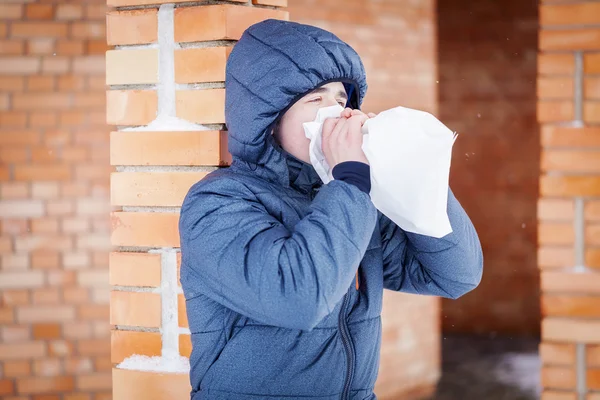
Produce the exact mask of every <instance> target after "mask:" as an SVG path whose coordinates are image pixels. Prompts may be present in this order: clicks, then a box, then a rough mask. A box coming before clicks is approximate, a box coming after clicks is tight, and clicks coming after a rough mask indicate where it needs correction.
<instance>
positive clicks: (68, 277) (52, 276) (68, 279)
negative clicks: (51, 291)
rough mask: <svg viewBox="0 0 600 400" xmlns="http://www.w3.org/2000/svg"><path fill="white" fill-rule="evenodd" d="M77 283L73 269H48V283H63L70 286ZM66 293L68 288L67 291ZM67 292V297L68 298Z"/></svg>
mask: <svg viewBox="0 0 600 400" xmlns="http://www.w3.org/2000/svg"><path fill="white" fill-rule="evenodd" d="M74 283H75V274H74V273H73V271H48V284H49V285H63V286H69V285H73V284H74ZM64 293H66V289H65V292H64ZM66 297H67V296H66V294H65V299H66Z"/></svg>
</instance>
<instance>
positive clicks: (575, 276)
mask: <svg viewBox="0 0 600 400" xmlns="http://www.w3.org/2000/svg"><path fill="white" fill-rule="evenodd" d="M586 264H587V261H586ZM541 288H542V290H543V291H544V292H557V293H566V292H571V293H575V294H600V274H596V273H569V272H552V271H544V272H542V274H541Z"/></svg>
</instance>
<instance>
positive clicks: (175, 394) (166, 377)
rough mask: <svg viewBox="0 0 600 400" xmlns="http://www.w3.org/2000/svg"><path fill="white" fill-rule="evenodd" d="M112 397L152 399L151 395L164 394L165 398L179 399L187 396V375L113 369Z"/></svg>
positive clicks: (188, 387)
mask: <svg viewBox="0 0 600 400" xmlns="http://www.w3.org/2000/svg"><path fill="white" fill-rule="evenodd" d="M112 376H113V395H114V397H115V398H116V399H141V398H149V397H152V394H151V393H165V396H166V397H169V398H172V399H181V398H185V397H187V396H189V393H190V390H191V388H190V384H189V376H188V374H157V373H152V372H141V371H133V370H125V369H118V368H115V369H113V371H112Z"/></svg>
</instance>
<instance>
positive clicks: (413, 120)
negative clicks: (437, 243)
mask: <svg viewBox="0 0 600 400" xmlns="http://www.w3.org/2000/svg"><path fill="white" fill-rule="evenodd" d="M342 111H343V108H342V107H341V106H339V105H336V106H332V107H325V108H321V109H320V110H319V112H318V113H317V117H316V119H315V121H313V122H308V123H305V124H303V127H304V132H305V135H306V137H307V138H308V139H310V141H311V142H310V147H309V154H310V161H311V164H312V165H313V167H314V168H315V170H316V171H317V173H318V174H319V177H320V178H321V180H322V181H323V183H329V182H330V181H331V180H333V177H332V175H331V170H330V168H329V165H328V164H327V160H326V159H325V155H324V154H323V150H322V146H321V133H322V128H323V122H324V121H325V119H327V118H336V117H339V116H340V114H341V112H342ZM455 140H456V135H455V134H454V133H453V132H452V131H451V130H450V129H448V128H447V127H446V126H445V125H444V124H442V123H441V122H440V121H438V120H437V119H436V118H435V117H434V116H433V115H431V114H429V113H427V112H424V111H419V110H413V109H409V108H405V107H396V108H392V109H390V110H387V111H384V112H382V113H380V114H379V115H377V116H376V117H374V118H370V119H369V120H367V122H366V123H365V124H364V125H363V145H362V149H363V151H364V153H365V155H366V157H367V159H368V160H369V164H370V165H371V193H370V194H371V200H372V201H373V204H374V205H375V207H377V209H378V210H379V211H381V212H382V213H383V214H384V215H385V216H387V217H388V218H389V219H390V220H392V221H393V222H395V223H396V224H397V225H398V226H400V228H402V229H403V230H405V231H408V232H414V233H419V234H422V235H427V236H432V237H436V238H440V237H443V236H445V235H447V234H448V233H450V232H452V227H451V225H450V221H449V219H448V213H447V203H448V180H449V175H450V160H451V155H452V146H453V144H454V141H455Z"/></svg>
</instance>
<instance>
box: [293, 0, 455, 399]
mask: <svg viewBox="0 0 600 400" xmlns="http://www.w3.org/2000/svg"><path fill="white" fill-rule="evenodd" d="M315 4H316V3H315V2H314V1H313V0H292V1H290V6H289V11H290V19H291V20H292V21H298V22H302V23H307V24H312V25H316V26H320V27H322V28H324V29H328V30H331V31H332V32H333V33H335V34H337V35H338V36H339V37H340V38H341V39H343V40H345V41H347V42H348V43H349V44H350V45H351V46H352V47H353V48H354V49H355V50H356V51H357V52H358V53H359V54H360V56H361V58H362V60H363V62H364V64H365V69H366V72H367V80H368V84H369V91H368V93H367V96H366V98H365V102H364V105H363V107H362V108H363V110H365V111H372V112H380V111H383V110H387V109H389V108H392V107H396V106H399V105H402V106H405V107H411V108H417V109H421V110H427V111H429V112H432V113H434V114H436V113H437V110H438V101H437V97H438V96H437V92H438V84H437V80H438V77H437V75H438V70H437V55H436V52H437V48H436V42H437V38H436V8H435V7H436V3H435V1H432V0H420V1H415V2H409V3H407V2H400V1H398V0H364V1H358V2H357V1H353V2H348V1H343V0H319V2H318V6H317V7H315V6H314V5H315ZM461 140H464V138H463V139H459V141H461ZM440 318H441V316H440V300H439V298H436V297H428V296H416V295H409V294H403V293H395V292H391V291H388V290H386V291H385V293H384V300H383V311H382V330H383V337H382V345H381V362H380V368H379V377H378V380H377V384H376V386H375V392H376V393H377V397H378V398H380V399H382V400H385V399H397V398H401V399H410V398H412V397H413V396H414V397H419V396H423V395H426V394H428V393H430V392H431V391H432V389H434V387H435V384H436V382H437V380H438V379H439V375H440V342H441V340H442V338H441V337H440Z"/></svg>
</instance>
